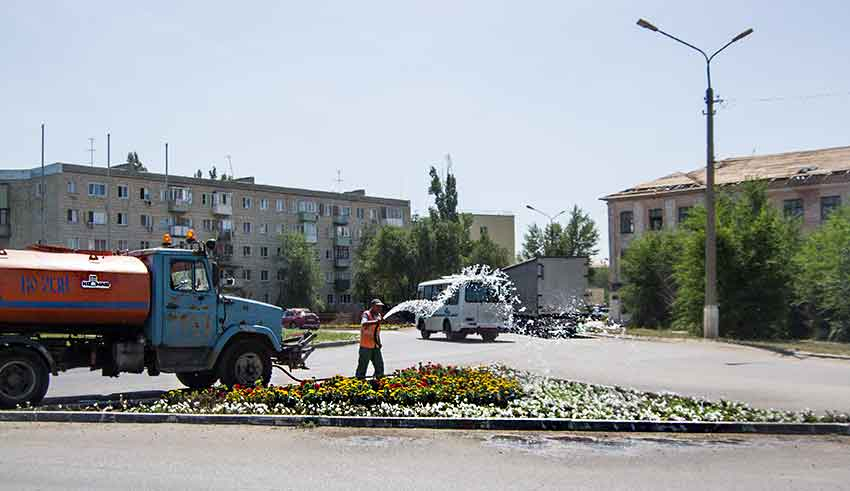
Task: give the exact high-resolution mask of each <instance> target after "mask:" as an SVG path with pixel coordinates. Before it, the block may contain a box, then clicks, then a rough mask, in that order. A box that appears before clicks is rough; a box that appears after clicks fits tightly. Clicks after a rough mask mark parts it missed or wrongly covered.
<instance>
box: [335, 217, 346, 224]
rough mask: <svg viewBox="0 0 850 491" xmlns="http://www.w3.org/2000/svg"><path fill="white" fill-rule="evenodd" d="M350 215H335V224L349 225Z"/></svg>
mask: <svg viewBox="0 0 850 491" xmlns="http://www.w3.org/2000/svg"><path fill="white" fill-rule="evenodd" d="M348 219H349V216H348V215H335V216H334V225H348Z"/></svg>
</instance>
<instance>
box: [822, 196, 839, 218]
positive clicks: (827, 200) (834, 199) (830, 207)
mask: <svg viewBox="0 0 850 491" xmlns="http://www.w3.org/2000/svg"><path fill="white" fill-rule="evenodd" d="M840 206H841V196H824V197H822V198H821V199H820V219H821V221H824V220H826V219H827V218H829V214H830V213H832V212H833V211H835V210H837V209H838V208H839V207H840Z"/></svg>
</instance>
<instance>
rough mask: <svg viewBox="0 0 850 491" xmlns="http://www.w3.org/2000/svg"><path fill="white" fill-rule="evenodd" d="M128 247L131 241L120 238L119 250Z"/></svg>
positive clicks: (124, 249)
mask: <svg viewBox="0 0 850 491" xmlns="http://www.w3.org/2000/svg"><path fill="white" fill-rule="evenodd" d="M128 249H130V243H129V242H128V241H127V239H118V250H119V251H126V250H128Z"/></svg>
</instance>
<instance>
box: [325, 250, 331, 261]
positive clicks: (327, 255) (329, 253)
mask: <svg viewBox="0 0 850 491" xmlns="http://www.w3.org/2000/svg"><path fill="white" fill-rule="evenodd" d="M330 258H331V250H330V249H327V250H325V259H330Z"/></svg>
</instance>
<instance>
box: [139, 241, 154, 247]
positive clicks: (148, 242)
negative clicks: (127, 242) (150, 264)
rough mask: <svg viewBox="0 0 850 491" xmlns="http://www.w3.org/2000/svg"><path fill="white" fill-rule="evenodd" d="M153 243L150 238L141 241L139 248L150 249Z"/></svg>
mask: <svg viewBox="0 0 850 491" xmlns="http://www.w3.org/2000/svg"><path fill="white" fill-rule="evenodd" d="M150 248H151V243H150V241H148V240H142V241H139V249H150Z"/></svg>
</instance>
